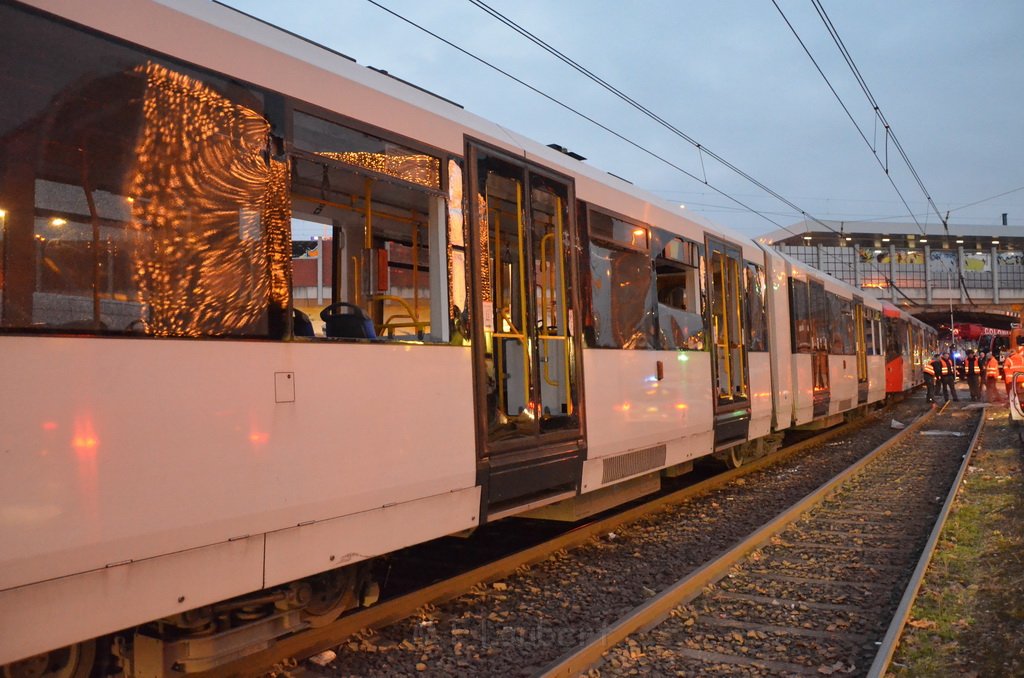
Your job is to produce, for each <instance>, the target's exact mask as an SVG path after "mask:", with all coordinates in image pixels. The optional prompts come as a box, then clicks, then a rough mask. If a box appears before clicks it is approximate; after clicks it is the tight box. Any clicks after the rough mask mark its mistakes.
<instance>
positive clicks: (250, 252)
mask: <svg viewBox="0 0 1024 678" xmlns="http://www.w3.org/2000/svg"><path fill="white" fill-rule="evenodd" d="M0 54H2V57H3V63H6V64H8V65H9V67H8V68H6V69H4V70H3V73H2V74H0V81H2V88H3V92H4V103H3V106H2V109H0V110H2V113H0V238H2V240H0V251H2V255H3V256H2V260H0V374H2V375H3V383H4V388H3V389H0V413H2V415H0V416H2V417H3V421H2V425H0V453H2V462H3V473H2V474H0V544H2V548H0V665H6V666H4V667H3V671H4V672H5V673H4V675H60V676H83V675H87V674H88V673H89V672H90V671H92V670H93V669H94V668H95V667H101V668H102V670H104V671H112V672H121V673H123V674H125V675H145V676H161V675H180V674H182V673H186V674H187V673H192V672H197V671H203V670H211V669H216V668H217V667H218V666H221V665H222V664H223V663H224V662H226V661H229V660H231V659H233V658H236V657H238V656H240V655H244V654H245V653H247V652H251V651H253V650H255V649H258V648H261V647H264V646H266V645H267V644H268V643H271V642H273V641H274V639H276V638H278V637H281V636H283V635H287V634H291V633H294V632H297V631H300V630H302V629H305V628H309V627H315V626H319V625H323V624H326V623H328V622H330V621H331V620H333V619H334V618H336V617H337V616H338V615H340V614H341V613H343V612H344V611H345V610H347V609H350V608H353V607H357V606H359V605H365V604H370V603H372V602H373V601H374V600H375V598H376V595H377V586H376V583H375V577H374V567H375V564H376V563H377V562H378V561H379V559H380V558H381V557H382V556H386V554H388V553H389V552H392V551H394V550H396V549H399V548H401V547H404V546H408V545H411V544H415V543H418V542H423V541H426V540H429V539H433V538H436V537H440V536H443V535H448V534H453V533H458V532H464V531H468V530H472V529H473V528H476V527H478V526H480V525H482V524H484V523H487V522H492V521H495V520H499V519H502V518H505V517H508V516H516V515H523V514H529V515H533V516H543V517H548V518H553V519H564V520H575V519H578V518H581V517H584V516H586V515H589V514H590V513H593V512H596V511H599V510H603V509H605V508H607V507H609V506H612V505H614V504H617V503H620V502H623V501H626V500H629V499H632V498H635V497H639V496H642V495H644V494H647V493H650V492H653V491H654V490H656V489H657V488H658V487H659V484H660V479H661V477H662V476H663V475H664V474H669V473H671V474H677V473H681V472H684V471H686V470H688V469H689V467H690V465H691V464H692V462H693V461H694V460H695V459H697V458H700V457H707V456H711V455H715V456H717V457H719V458H721V459H723V460H724V461H726V462H727V463H728V464H731V465H734V466H735V465H739V464H742V463H745V462H747V461H749V460H750V459H753V458H755V457H757V456H760V455H762V454H765V453H767V452H769V451H771V450H773V449H774V448H776V447H777V446H778V444H779V441H780V439H781V434H782V432H783V431H785V430H786V429H788V428H791V427H794V426H804V427H813V426H824V425H827V424H830V423H834V422H836V421H839V420H841V419H842V418H843V417H844V416H847V415H849V414H851V413H855V412H858V411H862V410H863V409H865V408H867V407H869V406H871V405H873V404H875V403H878V402H880V401H881V400H883V399H884V398H885V396H886V393H887V392H888V393H896V392H903V391H907V390H909V389H911V388H913V387H914V386H915V385H917V384H918V383H919V382H920V380H921V372H920V367H921V361H922V359H923V358H922V352H926V351H927V347H930V346H932V345H934V333H933V332H932V331H931V330H930V329H929V328H928V327H926V326H923V325H921V324H919V323H917V322H916V321H914V320H913V319H912V318H910V317H909V316H907V315H906V314H904V313H903V312H902V311H899V310H898V309H896V308H895V307H892V306H890V305H887V304H884V303H882V302H879V301H877V300H875V299H873V298H870V297H865V296H862V293H861V292H860V291H859V290H856V289H854V288H851V287H849V286H848V285H845V284H843V283H841V282H839V281H837V280H834V279H833V278H830V277H828V276H827V275H825V274H823V273H820V272H818V271H816V270H814V269H811V268H808V267H806V266H804V265H802V264H800V263H798V262H796V261H793V260H790V259H788V258H787V257H785V256H783V255H781V254H779V253H778V252H776V251H774V250H772V249H766V248H762V247H760V246H759V245H758V244H756V243H755V242H753V241H751V240H750V239H748V238H746V237H744V236H741V235H739V234H737V233H735V232H733V231H731V230H728V229H726V228H722V227H719V226H716V225H713V224H709V223H707V222H705V221H703V220H699V219H697V218H694V217H691V216H687V215H685V214H683V213H680V211H679V210H678V209H676V208H674V207H672V206H668V205H664V204H662V203H661V202H659V201H658V200H657V199H655V198H653V197H650V196H648V195H646V194H644V193H643V192H641V191H639V190H637V189H635V188H634V187H633V186H631V185H629V184H628V183H626V182H624V181H621V180H619V179H616V178H615V177H613V176H610V175H608V174H606V173H605V172H602V171H600V170H598V169H596V168H594V167H591V166H588V165H587V164H585V163H583V162H580V161H578V160H576V159H574V158H573V157H570V156H569V155H566V154H564V153H561V152H559V151H558V150H555V149H552V148H548V147H546V146H543V145H540V144H536V143H533V142H531V141H529V140H527V139H525V138H522V137H519V136H517V135H515V134H513V133H511V132H509V131H508V130H507V129H505V128H503V127H500V126H498V125H495V124H493V123H489V122H487V121H485V120H482V119H480V118H478V117H476V116H474V115H472V114H470V113H467V112H466V111H464V110H461V109H460V108H459V107H457V106H455V105H452V104H451V103H449V102H447V101H444V100H442V99H439V98H437V97H435V96H432V95H431V94H429V93H426V92H424V91H422V90H419V89H416V88H413V87H410V86H408V85H406V84H404V83H402V82H400V81H397V80H395V79H393V78H390V77H389V76H387V75H386V74H382V73H379V72H375V71H373V70H370V69H366V68H363V67H361V66H359V65H357V64H356V63H354V62H352V61H351V60H349V59H347V58H345V57H343V56H341V55H339V54H336V53H333V52H331V51H329V50H326V49H324V48H321V47H319V46H317V45H314V44H311V43H309V42H307V41H304V40H302V39H301V38H298V37H296V36H294V35H291V34H289V33H286V32H284V31H281V30H278V29H275V28H273V27H271V26H268V25H266V24H265V23H262V22H260V21H258V20H255V19H253V18H251V17H248V16H245V15H243V14H240V13H238V12H236V11H234V10H232V9H230V8H227V7H225V6H223V5H219V4H215V3H212V2H202V1H200V0H178V1H174V0H167V1H166V2H157V1H156V0H133V1H132V2H123V1H118V0H92V1H91V2H62V1H59V0H32V1H31V2H27V3H17V2H8V1H3V2H0ZM510 96H511V95H510ZM302 223H307V224H308V223H312V224H315V225H316V228H319V229H322V230H323V232H324V233H326V234H327V237H326V238H324V239H322V240H320V241H318V245H317V246H318V248H319V251H317V252H316V256H319V257H322V263H321V264H319V265H318V267H314V268H311V267H309V266H308V265H306V264H300V263H298V262H299V261H300V259H301V258H302V257H305V258H309V257H310V255H309V254H308V253H306V251H305V250H303V251H301V252H299V253H298V254H297V255H295V257H297V258H295V257H293V245H292V242H293V240H301V239H304V238H306V237H307V235H300V234H299V231H301V230H302V227H301V226H300V224H302ZM317 276H320V279H319V280H318V279H317ZM317 283H319V284H317ZM311 287H315V288H316V289H319V290H322V294H321V296H320V297H319V298H318V297H317V295H316V294H312V295H310V294H307V293H306V292H307V291H308V289H309V288H311ZM300 288H301V289H302V290H303V292H302V294H299V293H298V292H297V290H299V289H300Z"/></svg>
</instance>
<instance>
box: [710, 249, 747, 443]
mask: <svg viewBox="0 0 1024 678" xmlns="http://www.w3.org/2000/svg"><path fill="white" fill-rule="evenodd" d="M707 249H708V259H709V266H708V290H709V301H710V309H711V342H712V351H711V364H712V370H713V372H712V374H713V382H714V389H715V446H716V447H722V446H723V445H728V444H730V443H732V442H735V441H739V440H743V439H745V438H746V437H747V431H748V430H749V425H750V379H749V374H748V367H747V348H746V342H745V336H746V329H745V327H744V324H745V322H746V317H747V314H746V308H745V302H746V294H745V293H744V289H743V278H742V276H741V275H740V271H741V270H742V267H743V254H742V252H741V251H740V249H739V248H738V247H735V246H732V245H729V244H726V243H724V242H719V241H716V240H710V239H709V240H708V243H707Z"/></svg>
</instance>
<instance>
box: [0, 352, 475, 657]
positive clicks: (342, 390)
mask: <svg viewBox="0 0 1024 678" xmlns="http://www.w3.org/2000/svg"><path fill="white" fill-rule="evenodd" d="M4 346H5V350H4V351H3V352H2V354H0V370H2V371H3V373H4V375H5V384H6V386H7V387H6V388H5V389H3V390H2V391H0V409H2V411H3V412H4V413H5V417H6V418H7V419H8V421H9V422H19V423H21V424H22V425H19V426H13V425H7V426H4V427H3V432H2V433H0V439H2V447H3V448H4V449H6V450H11V451H12V452H15V453H14V454H10V455H7V458H6V459H5V468H4V476H5V482H4V502H3V504H4V506H3V514H2V517H0V518H2V519H0V533H2V536H3V539H2V541H3V543H4V549H2V550H0V589H3V591H0V626H2V627H4V628H16V627H19V626H21V622H20V621H19V619H20V614H21V613H22V612H21V611H22V610H23V609H24V607H23V606H22V604H21V603H17V602H15V601H23V600H26V599H28V600H33V601H35V607H36V608H37V610H38V614H40V615H43V616H47V615H48V618H50V619H56V618H66V617H67V615H65V614H62V613H61V612H60V611H59V606H62V605H63V604H64V602H63V601H64V599H63V598H62V597H61V595H58V594H57V592H58V591H67V590H69V589H70V590H76V589H75V587H76V586H78V587H80V590H81V591H82V592H85V591H95V590H96V587H97V586H102V587H103V590H105V591H106V592H107V593H108V594H109V595H111V596H113V598H112V599H111V600H110V601H109V602H110V603H113V600H114V599H116V598H118V597H124V600H125V601H127V600H132V601H137V600H138V599H139V598H138V596H141V598H142V599H147V598H148V597H150V596H154V597H156V598H161V597H162V598H164V599H163V601H162V604H163V605H164V612H162V613H161V614H166V613H167V610H169V609H173V606H174V605H177V604H178V603H176V602H175V601H176V600H177V598H178V596H179V595H182V596H185V599H186V601H187V603H182V605H185V606H186V607H184V608H182V609H189V608H192V607H195V606H197V605H203V604H207V603H210V602H214V601H216V600H220V599H223V598H224V597H225V595H232V593H230V592H231V591H235V589H238V590H239V592H241V591H244V590H253V585H254V584H255V588H261V587H263V586H269V585H271V584H274V583H280V582H283V581H288V580H291V579H295V578H296V577H298V576H305V575H308V574H311V573H312V572H313V571H316V570H320V571H323V570H327V569H330V568H332V567H336V566H337V565H339V564H342V563H344V562H355V561H358V560H362V559H364V558H369V557H372V556H375V555H380V554H384V553H388V552H390V551H392V550H394V549H395V548H398V547H400V546H403V545H406V544H410V543H416V542H419V541H424V540H426V539H430V538H434V537H439V536H443V535H445V534H450V533H452V532H456V531H459V530H463V529H468V528H471V527H473V526H474V525H476V523H477V518H478V512H479V488H478V487H476V480H475V465H474V464H475V460H474V456H473V431H472V425H471V422H472V414H471V413H472V401H471V398H470V389H469V384H470V383H471V381H472V380H471V378H470V372H469V358H468V350H467V349H464V348H461V347H420V346H410V345H406V346H365V345H351V346H331V347H327V346H321V345H315V344H306V345H302V344H290V345H289V344H267V343H259V342H173V341H135V340H130V339H129V340H124V339H114V338H102V339H85V338H40V337H7V338H5V339H4ZM325 348H331V349H337V350H338V351H340V352H341V353H347V355H346V356H345V359H344V360H342V359H340V356H338V355H331V356H327V355H326V352H325V351H324V349H325ZM424 351H429V352H430V353H431V355H430V360H429V361H428V360H424V359H423V358H422V353H423V352H424ZM329 353H332V354H335V353H336V351H329ZM385 368H386V369H385ZM40 384H47V385H49V386H48V388H46V389H41V388H39V385H40ZM56 384H59V388H54V387H53V385H56ZM97 384H102V390H101V391H99V392H98V391H97ZM385 408H386V410H387V411H388V412H389V413H390V416H391V417H394V420H393V421H392V422H391V423H389V424H385V425H380V423H381V422H382V419H381V412H382V410H383V409H385ZM452 421H460V422H464V423H463V424H462V425H451V422H452ZM374 422H377V424H376V425H375V424H374ZM438 422H447V424H446V425H445V426H439V425H438ZM382 507H384V508H382ZM427 509H429V510H427ZM300 526H301V527H300ZM335 528H336V529H335ZM263 533H267V538H266V546H265V553H264V544H263V537H262V535H263ZM250 535H251V536H252V537H251V539H250ZM256 535H260V536H259V538H258V541H257V540H256ZM239 540H240V541H244V542H246V544H248V545H247V546H245V547H244V548H243V547H240V546H237V545H234V542H235V541H239ZM300 546H301V547H302V548H299V547H300ZM257 551H258V552H259V553H258V555H257ZM171 555H173V563H174V565H173V567H162V566H160V565H159V563H160V562H162V560H161V559H162V557H168V556H171ZM211 558H212V560H211ZM168 562H171V561H168ZM143 563H145V565H143ZM204 563H206V564H204ZM209 563H212V565H210V564H209ZM232 563H233V564H232ZM199 566H202V567H207V566H210V567H211V568H212V571H216V569H217V566H223V567H224V568H228V569H227V570H226V571H229V572H230V573H231V574H230V576H223V577H221V576H219V575H214V574H211V575H210V576H209V577H210V578H208V579H207V580H206V581H205V583H202V582H201V581H191V580H188V579H182V577H181V574H180V569H181V568H185V569H188V568H191V567H199ZM135 570H141V572H140V574H139V575H135V574H129V573H134V572H135ZM164 577H169V578H170V579H169V580H168V579H163V578H164ZM122 579H123V580H124V581H128V582H134V581H136V580H139V581H145V582H146V588H141V589H137V588H135V587H134V586H133V587H129V588H131V591H130V592H129V590H128V589H124V590H121V589H118V588H116V587H115V588H111V587H110V586H109V582H116V581H119V580H122ZM199 579H200V580H202V579H203V578H199ZM215 581H216V582H218V583H217V584H213V582H215ZM104 582H107V583H106V584H105V583H104ZM173 582H179V583H180V584H181V586H182V587H184V588H182V591H181V592H179V593H175V594H174V595H173V596H171V597H168V595H167V591H168V590H170V589H173V588H174V585H173V584H172V583H173ZM218 586H220V587H223V590H217V587H218ZM239 587H241V588H239ZM150 589H152V593H150V592H149V591H150ZM186 590H187V591H186ZM115 594H116V595H115ZM90 595H95V593H93V594H90ZM154 609H156V603H155V601H154V605H152V606H151V605H146V604H142V605H141V606H140V607H134V608H133V607H132V606H129V605H127V604H125V605H123V606H122V605H116V604H109V605H107V606H106V609H105V611H104V613H103V616H104V617H107V618H109V619H110V623H111V624H113V625H112V626H108V627H107V630H108V631H113V630H116V629H117V628H123V627H124V626H126V625H130V624H137V623H140V622H142V621H145V620H147V619H150V618H152V614H151V612H152V611H153V610H154ZM77 623H83V622H82V620H78V622H77ZM25 628H31V627H25ZM35 628H37V629H39V634H41V636H42V637H40V638H38V641H39V642H54V638H53V636H52V633H53V632H55V629H54V628H53V627H52V626H46V625H40V626H38V627H35ZM17 638H18V635H17V634H8V633H5V634H0V661H5V660H6V659H8V658H10V657H11V656H12V655H11V653H12V652H27V653H29V654H31V653H32V650H41V649H45V646H43V645H39V646H35V647H32V646H27V645H25V641H24V640H23V639H21V640H18V644H17V646H16V647H15V646H10V647H8V646H6V642H8V641H10V642H13V641H14V640H15V639H17Z"/></svg>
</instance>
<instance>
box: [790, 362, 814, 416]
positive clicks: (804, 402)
mask: <svg viewBox="0 0 1024 678" xmlns="http://www.w3.org/2000/svg"><path fill="white" fill-rule="evenodd" d="M811 360H812V358H811V356H810V355H808V354H805V353H794V354H793V363H792V364H793V384H794V387H793V393H794V398H793V425H794V426H799V425H801V424H807V423H810V422H811V421H813V420H814V377H813V376H812V374H811Z"/></svg>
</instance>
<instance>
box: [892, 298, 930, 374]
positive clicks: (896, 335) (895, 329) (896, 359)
mask: <svg viewBox="0 0 1024 678" xmlns="http://www.w3.org/2000/svg"><path fill="white" fill-rule="evenodd" d="M883 306H884V310H883V313H884V322H885V325H886V327H885V338H886V343H885V360H886V362H885V391H886V393H894V394H895V393H906V392H907V391H909V390H910V389H912V388H914V387H916V386H920V385H921V384H923V383H924V364H925V362H927V361H930V360H931V357H932V354H933V353H935V352H936V351H938V347H939V339H938V334H937V333H936V331H935V329H934V328H933V327H931V326H930V325H927V324H925V323H923V322H921V321H920V320H918V319H917V318H915V317H913V316H911V315H908V314H907V313H905V312H903V311H902V310H900V309H899V308H897V307H896V306H894V305H893V304H890V303H888V302H883Z"/></svg>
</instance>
